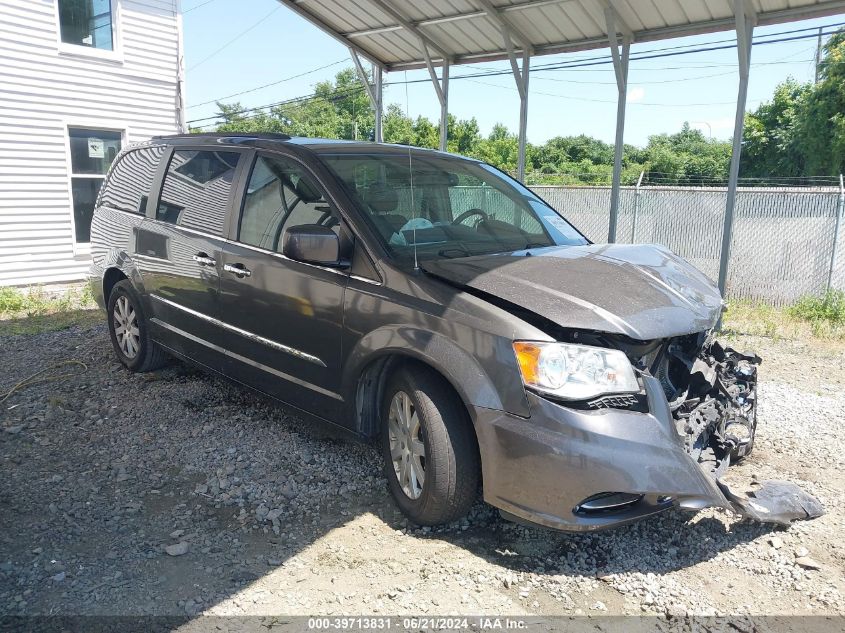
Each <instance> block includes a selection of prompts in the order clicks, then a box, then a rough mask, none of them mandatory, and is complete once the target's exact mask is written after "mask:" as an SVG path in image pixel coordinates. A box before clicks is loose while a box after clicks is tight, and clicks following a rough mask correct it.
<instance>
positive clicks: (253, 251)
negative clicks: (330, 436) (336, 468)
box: [220, 153, 347, 419]
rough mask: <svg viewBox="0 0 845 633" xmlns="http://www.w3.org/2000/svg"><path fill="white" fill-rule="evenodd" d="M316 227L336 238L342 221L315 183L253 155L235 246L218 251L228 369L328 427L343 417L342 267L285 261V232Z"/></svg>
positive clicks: (287, 162) (281, 160) (285, 161)
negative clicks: (330, 231)
mask: <svg viewBox="0 0 845 633" xmlns="http://www.w3.org/2000/svg"><path fill="white" fill-rule="evenodd" d="M301 224H321V225H323V226H328V227H331V228H333V229H334V230H336V231H338V232H340V231H341V226H340V220H339V214H337V213H336V211H335V210H334V209H333V208H332V206H331V205H330V204H329V202H327V200H326V197H325V196H324V194H323V189H322V188H321V187H320V186H319V185H318V183H317V181H316V179H315V178H314V177H313V175H312V174H311V173H310V172H308V171H307V170H306V168H305V167H304V166H303V165H302V164H301V163H299V162H298V161H297V160H296V159H294V158H292V157H286V156H282V155H278V154H261V153H259V154H258V155H257V157H256V159H255V162H254V164H253V166H252V170H251V173H250V175H249V180H248V183H247V185H246V188H245V191H244V199H243V204H242V209H241V214H240V217H239V219H238V222H237V227H236V229H234V230H233V232H234V234H232V235H231V236H230V237H231V238H233V239H231V240H230V241H229V242H227V243H226V244H225V246H224V248H223V253H222V271H221V278H220V311H221V313H220V319H221V320H222V321H224V322H225V323H226V324H227V329H226V331H225V332H224V335H223V336H224V338H223V340H224V343H223V345H224V346H225V347H226V348H227V349H230V350H233V351H235V352H236V353H234V354H229V355H228V356H227V358H226V367H225V368H224V371H225V372H226V373H227V374H228V375H229V376H230V377H232V378H234V379H236V380H240V381H242V382H245V383H248V384H251V385H253V386H255V387H257V388H259V389H260V390H262V391H264V392H265V393H268V394H270V395H272V396H274V397H277V398H279V399H280V400H283V401H285V402H288V403H290V404H293V405H295V406H297V407H300V408H302V409H305V410H307V411H309V412H311V413H315V414H317V415H320V416H322V417H324V418H327V419H336V418H337V416H338V414H339V412H340V411H341V404H342V400H341V398H340V395H339V391H340V360H341V338H342V329H343V293H344V290H345V288H346V281H347V274H346V273H345V272H344V271H343V270H340V269H333V268H328V267H321V266H314V265H310V264H304V263H301V262H296V261H292V260H290V259H287V258H286V257H284V256H282V255H281V251H282V245H283V243H284V236H285V231H286V230H287V229H288V228H289V227H291V226H297V225H301Z"/></svg>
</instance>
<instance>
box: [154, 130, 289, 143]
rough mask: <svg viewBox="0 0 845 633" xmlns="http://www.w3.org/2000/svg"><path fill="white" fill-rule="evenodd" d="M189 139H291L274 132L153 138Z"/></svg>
mask: <svg viewBox="0 0 845 633" xmlns="http://www.w3.org/2000/svg"><path fill="white" fill-rule="evenodd" d="M191 138H243V139H251V138H254V139H267V140H273V141H289V140H290V139H291V137H290V136H288V135H287V134H279V133H276V132H253V133H249V132H200V133H197V134H167V135H162V136H154V137H153V140H156V141H170V140H176V139H191Z"/></svg>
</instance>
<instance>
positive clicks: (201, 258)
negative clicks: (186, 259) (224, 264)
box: [194, 253, 217, 266]
mask: <svg viewBox="0 0 845 633" xmlns="http://www.w3.org/2000/svg"><path fill="white" fill-rule="evenodd" d="M194 261H195V262H197V263H198V264H199V265H200V266H214V265H215V264H216V263H217V261H216V260H215V259H214V258H213V257H209V256H208V253H197V254H196V255H194Z"/></svg>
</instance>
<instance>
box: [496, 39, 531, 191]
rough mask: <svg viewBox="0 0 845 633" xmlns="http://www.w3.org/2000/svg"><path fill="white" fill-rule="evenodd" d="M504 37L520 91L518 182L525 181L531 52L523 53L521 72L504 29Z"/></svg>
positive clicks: (517, 87)
mask: <svg viewBox="0 0 845 633" xmlns="http://www.w3.org/2000/svg"><path fill="white" fill-rule="evenodd" d="M502 35H503V36H504V39H505V46H506V47H507V49H508V59H509V60H510V62H511V71H512V72H513V78H514V81H516V89H517V90H518V91H519V145H518V149H517V163H516V170H517V180H520V181H523V180H525V145H526V141H525V133H526V130H527V129H528V75H529V73H530V72H531V69H530V64H531V51H530V49H528V48H526V49H525V50H523V51H522V70H521V71H520V70H519V64H518V63H517V61H516V52H515V51H514V49H513V43H512V42H511V39H510V34H509V32H508V30H507V29H504V28H503V29H502Z"/></svg>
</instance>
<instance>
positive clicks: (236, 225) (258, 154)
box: [228, 150, 351, 255]
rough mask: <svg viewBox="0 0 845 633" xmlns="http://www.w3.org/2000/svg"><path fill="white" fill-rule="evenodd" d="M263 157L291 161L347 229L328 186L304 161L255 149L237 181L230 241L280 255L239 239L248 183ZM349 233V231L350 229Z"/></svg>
mask: <svg viewBox="0 0 845 633" xmlns="http://www.w3.org/2000/svg"><path fill="white" fill-rule="evenodd" d="M262 157H265V158H267V159H268V160H274V159H282V160H287V161H289V162H291V163H292V164H293V165H295V166H296V167H297V169H299V170H300V171H302V173H303V174H304V175H305V176H307V177H308V178H309V179H310V180H311V182H312V183H313V184H314V185H315V186H316V187H317V189H318V190H319V192H320V193H321V194H322V196H323V199H324V200H325V201H326V204H327V205H328V206H329V208H330V209H331V213H332V215H334V216H336V217H337V219H338V221H339V223H340V226H341V227H344V226H345V227H347V230H349V228H348V227H349V223H348V222H346V220H345V218H344V217H343V214H342V213H341V212H340V207H339V206H338V205H337V204H336V203H335V201H334V200H333V198H332V196H331V195H330V193H329V189H328V187H326V186H325V185H324V184H323V183H322V182H321V181H320V179H319V177H318V176H317V174H315V173H314V170H312V169H310V168H309V167H308V166H307V165H306V164H305V163H303V162H302V161H301V160H299V159H297V157H296V156H293V155H291V154H288V153H285V152H273V151H269V150H256V151H254V152H253V156H251V157H250V158H249V159H248V160H249V164H248V166H246V167H245V168H244V170H243V174H242V178H243V182H242V183H238V185H239V191H238V194H239V196H240V198H239V200H238V202H237V204H236V205H235V208H233V213H232V217H231V218H230V222H229V232H228V239H229V240H230V241H232V242H235V243H237V244H239V245H240V246H244V247H247V248H256V249H258V250H261V251H264V252H267V253H274V254H276V255H282V252H281V250H279V251H274V250H272V249H269V248H264V247H263V246H256V245H255V244H249V243H247V242H242V241H241V239H240V228H241V220H242V219H243V214H244V210H245V209H246V201H247V195H248V193H249V183H250V181H251V180H252V174H253V172H254V171H255V166H256V165H257V164H258V159H259V158H262ZM350 233H351V231H350Z"/></svg>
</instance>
